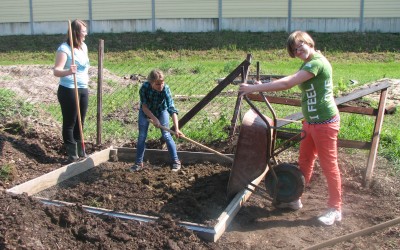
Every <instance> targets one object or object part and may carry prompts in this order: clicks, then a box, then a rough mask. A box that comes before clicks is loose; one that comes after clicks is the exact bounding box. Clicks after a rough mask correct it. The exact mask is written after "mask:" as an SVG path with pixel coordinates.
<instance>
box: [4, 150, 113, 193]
mask: <svg viewBox="0 0 400 250" xmlns="http://www.w3.org/2000/svg"><path fill="white" fill-rule="evenodd" d="M111 149H112V148H108V149H105V150H102V151H100V152H97V153H94V154H92V155H89V156H88V157H87V158H86V159H84V160H82V161H79V162H74V163H71V164H68V165H66V166H64V167H61V168H58V169H56V170H53V171H51V172H49V173H47V174H44V175H42V176H39V177H37V178H35V179H32V180H30V181H27V182H25V183H22V184H20V185H18V186H15V187H13V188H11V189H8V190H7V192H9V193H14V194H22V193H27V194H28V195H33V194H36V193H39V192H41V191H43V190H45V189H47V188H49V187H52V186H54V185H57V184H58V183H60V182H62V181H65V180H67V179H69V178H71V177H73V176H75V175H78V174H80V173H83V172H85V171H86V170H89V169H91V168H93V167H95V166H98V165H99V164H101V163H103V162H106V161H108V159H109V156H110V150H111Z"/></svg>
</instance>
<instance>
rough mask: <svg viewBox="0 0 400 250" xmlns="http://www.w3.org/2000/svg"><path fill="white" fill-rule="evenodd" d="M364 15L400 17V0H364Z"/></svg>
mask: <svg viewBox="0 0 400 250" xmlns="http://www.w3.org/2000/svg"><path fill="white" fill-rule="evenodd" d="M364 17H384V18H390V17H400V0H379V1H376V0H365V2H364Z"/></svg>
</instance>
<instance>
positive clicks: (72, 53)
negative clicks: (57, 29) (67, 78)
mask: <svg viewBox="0 0 400 250" xmlns="http://www.w3.org/2000/svg"><path fill="white" fill-rule="evenodd" d="M68 36H69V43H70V46H71V59H72V60H71V64H75V58H74V40H72V29H71V21H70V20H68ZM73 77H74V86H75V105H76V109H77V112H78V125H79V133H80V136H81V143H82V150H83V153H84V154H83V155H85V140H84V139H83V128H82V119H81V109H80V105H79V95H78V84H77V83H76V74H75V73H74V74H73Z"/></svg>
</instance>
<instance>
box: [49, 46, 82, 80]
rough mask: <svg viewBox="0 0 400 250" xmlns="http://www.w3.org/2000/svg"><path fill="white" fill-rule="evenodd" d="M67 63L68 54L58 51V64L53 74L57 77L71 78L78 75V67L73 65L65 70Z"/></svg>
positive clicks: (55, 65)
mask: <svg viewBox="0 0 400 250" xmlns="http://www.w3.org/2000/svg"><path fill="white" fill-rule="evenodd" d="M66 62H67V54H65V53H64V52H62V51H58V52H57V54H56V62H55V64H54V67H53V74H54V76H57V77H63V76H69V75H72V74H75V73H76V70H77V66H76V65H75V64H72V65H71V67H70V68H69V69H64V65H65V63H66Z"/></svg>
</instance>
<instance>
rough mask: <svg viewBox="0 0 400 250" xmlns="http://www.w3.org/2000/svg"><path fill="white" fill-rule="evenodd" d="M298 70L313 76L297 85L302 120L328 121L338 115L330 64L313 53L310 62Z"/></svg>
mask: <svg viewBox="0 0 400 250" xmlns="http://www.w3.org/2000/svg"><path fill="white" fill-rule="evenodd" d="M300 70H305V71H307V72H310V73H312V74H313V75H314V77H313V78H311V79H310V80H308V81H306V82H303V83H302V84H300V85H299V88H300V90H301V92H302V98H301V107H302V111H303V115H304V118H305V119H306V121H307V122H310V123H315V122H322V121H326V120H329V119H330V118H332V117H333V116H335V115H336V114H337V113H338V109H337V106H336V104H335V100H334V98H333V83H332V66H331V64H330V63H329V62H328V60H327V59H326V58H325V57H324V56H323V55H321V54H319V53H315V54H314V55H313V58H312V59H311V60H310V61H308V62H305V63H303V65H301V67H300Z"/></svg>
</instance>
